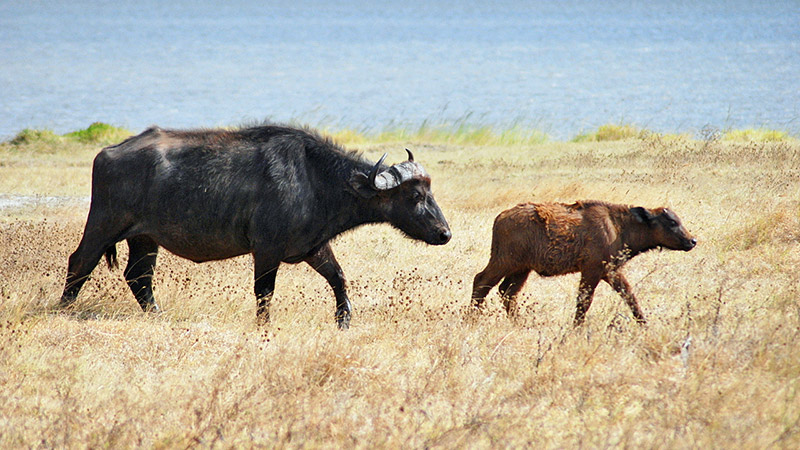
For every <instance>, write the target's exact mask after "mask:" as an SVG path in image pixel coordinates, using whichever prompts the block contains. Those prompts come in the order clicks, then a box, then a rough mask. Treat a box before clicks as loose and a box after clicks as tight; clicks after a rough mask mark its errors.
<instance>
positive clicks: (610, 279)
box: [603, 271, 647, 324]
mask: <svg viewBox="0 0 800 450" xmlns="http://www.w3.org/2000/svg"><path fill="white" fill-rule="evenodd" d="M603 279H604V280H605V281H606V283H608V284H610V285H611V287H612V288H614V290H615V291H617V292H618V293H619V295H620V296H622V299H623V300H625V303H627V304H628V306H629V307H630V308H631V312H633V318H634V319H636V322H638V323H642V324H643V323H647V321H646V320H645V318H644V314H642V310H641V308H639V303H638V302H637V301H636V297H635V296H634V295H633V291H632V290H631V285H630V283H628V280H627V279H625V276H624V275H623V274H621V273H619V272H617V271H613V272H610V273H609V274H607V275H606V276H605V278H603Z"/></svg>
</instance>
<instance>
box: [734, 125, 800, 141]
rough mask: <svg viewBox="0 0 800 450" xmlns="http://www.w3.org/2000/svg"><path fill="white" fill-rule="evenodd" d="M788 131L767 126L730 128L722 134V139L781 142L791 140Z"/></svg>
mask: <svg viewBox="0 0 800 450" xmlns="http://www.w3.org/2000/svg"><path fill="white" fill-rule="evenodd" d="M792 139H793V138H792V137H791V136H790V135H789V133H787V132H785V131H779V130H770V129H767V128H748V129H744V130H730V131H726V132H725V134H723V135H722V140H725V141H734V142H781V141H788V140H792Z"/></svg>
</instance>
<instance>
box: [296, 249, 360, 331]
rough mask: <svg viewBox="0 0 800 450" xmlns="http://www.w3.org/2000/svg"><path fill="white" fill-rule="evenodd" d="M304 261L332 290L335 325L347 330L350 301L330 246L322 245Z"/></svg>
mask: <svg viewBox="0 0 800 450" xmlns="http://www.w3.org/2000/svg"><path fill="white" fill-rule="evenodd" d="M305 261H306V262H307V263H308V265H310V266H311V267H312V268H313V269H314V270H316V271H317V273H319V274H320V275H322V276H323V277H325V279H326V280H327V281H328V284H329V285H330V286H331V288H332V289H333V295H335V296H336V316H335V317H336V324H337V325H338V326H339V328H340V329H342V330H346V329H348V328H349V327H350V317H351V315H352V312H353V311H352V306H351V305H350V299H349V298H347V282H346V281H345V278H344V273H342V268H341V266H339V263H338V262H337V261H336V257H334V256H333V250H331V246H330V244H325V245H323V246H322V247H321V248H320V249H319V250H317V252H316V253H314V254H313V255H311V256H309V257H308V258H306V259H305Z"/></svg>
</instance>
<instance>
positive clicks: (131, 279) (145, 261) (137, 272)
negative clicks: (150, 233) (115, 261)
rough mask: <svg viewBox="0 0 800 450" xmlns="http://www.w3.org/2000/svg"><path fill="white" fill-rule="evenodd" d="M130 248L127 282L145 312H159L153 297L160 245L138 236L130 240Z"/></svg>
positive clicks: (126, 274)
mask: <svg viewBox="0 0 800 450" xmlns="http://www.w3.org/2000/svg"><path fill="white" fill-rule="evenodd" d="M128 248H129V249H130V256H129V257H128V265H127V266H126V267H125V281H126V282H127V283H128V287H129V288H131V291H132V292H133V295H134V296H136V301H137V302H139V306H141V307H142V310H143V311H152V312H158V311H159V308H158V305H157V304H156V299H155V297H154V296H153V270H154V269H155V267H156V256H157V255H158V244H156V241H154V240H152V239H151V238H149V237H147V236H136V237H132V238H129V239H128Z"/></svg>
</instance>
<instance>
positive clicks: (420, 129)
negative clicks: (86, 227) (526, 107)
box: [2, 121, 797, 152]
mask: <svg viewBox="0 0 800 450" xmlns="http://www.w3.org/2000/svg"><path fill="white" fill-rule="evenodd" d="M322 132H323V134H326V135H328V136H330V137H331V138H332V139H333V140H335V141H337V142H340V143H342V144H347V145H353V144H381V143H392V142H424V143H431V144H453V145H480V146H527V145H536V144H544V143H547V142H551V139H550V137H549V136H548V135H547V134H546V133H544V132H542V131H539V130H535V129H531V128H526V127H523V126H519V125H513V126H510V127H507V128H496V127H492V126H489V125H475V124H471V123H468V122H466V121H457V122H455V123H451V124H447V123H439V124H432V123H429V122H427V121H426V122H423V123H422V124H421V125H419V126H388V127H386V128H385V129H382V130H379V131H366V130H355V129H352V128H332V127H327V128H323V131H322ZM133 134H134V133H133V132H132V131H130V130H127V129H125V128H120V127H116V126H113V125H109V124H106V123H102V122H95V123H93V124H91V125H89V127H88V128H86V129H83V130H78V131H73V132H70V133H66V134H63V135H59V134H56V133H54V132H53V131H51V130H48V129H30V128H26V129H23V130H22V131H20V132H19V133H17V135H16V136H14V137H13V138H11V139H10V140H8V141H6V142H3V143H2V145H3V146H9V145H10V146H12V147H25V148H27V149H31V150H40V151H44V152H48V151H49V152H53V151H55V150H57V149H58V148H60V147H63V146H64V145H67V146H71V145H75V144H96V145H112V144H116V143H119V142H121V141H123V140H124V139H125V138H127V137H129V136H132V135H133ZM652 136H660V137H663V138H675V139H678V138H683V139H700V140H706V141H708V140H724V141H733V142H754V141H755V142H779V141H795V140H797V138H796V137H794V136H791V135H790V134H789V133H787V132H785V131H779V130H772V129H766V128H749V129H735V130H717V129H704V130H702V131H701V132H700V133H699V136H698V137H696V138H695V137H692V136H691V135H689V134H669V133H666V134H663V133H655V132H652V131H649V130H647V129H644V128H639V127H636V126H634V125H630V124H606V125H601V126H600V127H598V128H597V129H596V130H594V131H589V132H585V133H580V134H578V135H577V136H575V137H573V138H572V139H570V142H604V141H620V140H625V139H645V138H647V137H652Z"/></svg>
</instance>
